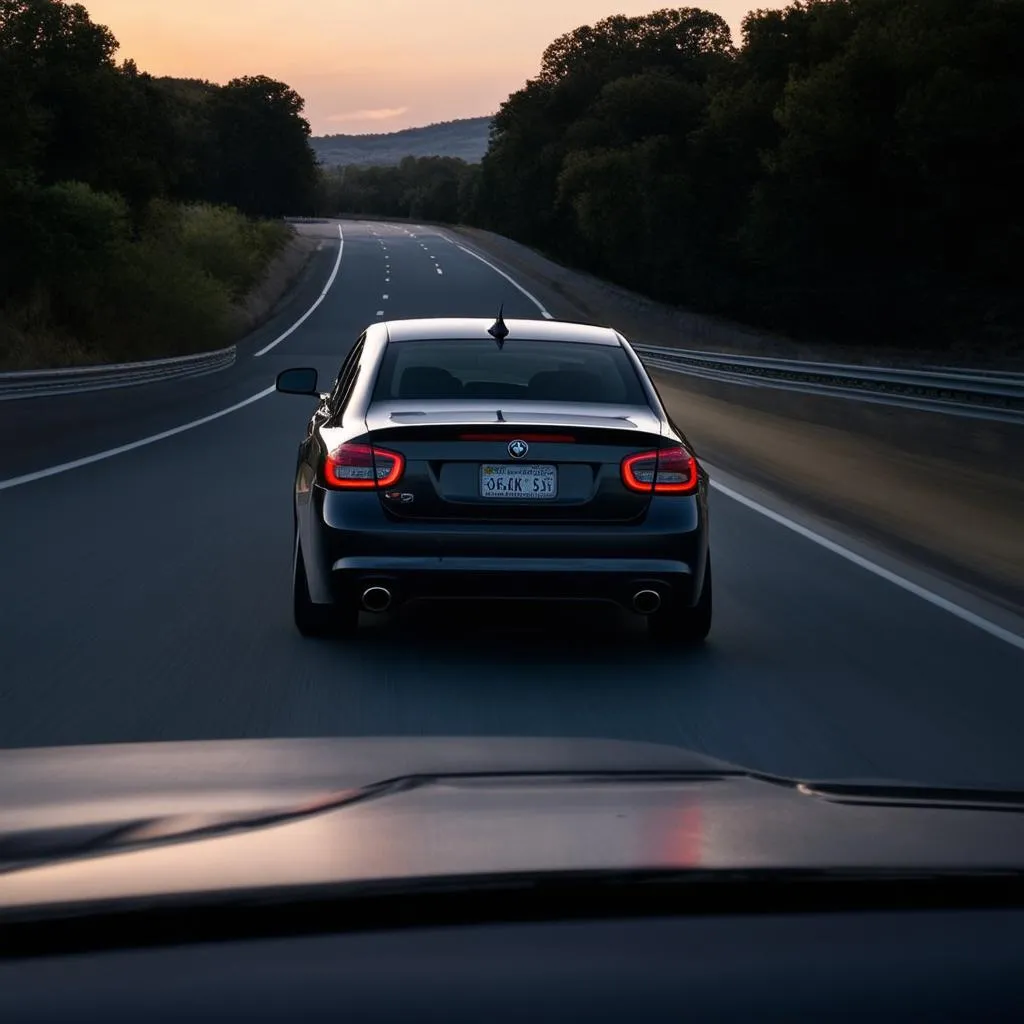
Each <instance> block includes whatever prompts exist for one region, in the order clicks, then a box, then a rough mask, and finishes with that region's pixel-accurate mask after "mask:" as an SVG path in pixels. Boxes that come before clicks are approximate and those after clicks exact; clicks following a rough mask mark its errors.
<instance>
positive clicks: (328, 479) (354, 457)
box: [324, 444, 405, 491]
mask: <svg viewBox="0 0 1024 1024" xmlns="http://www.w3.org/2000/svg"><path fill="white" fill-rule="evenodd" d="M404 471H405V458H404V457H403V456H401V455H399V454H398V452H389V451H387V449H385V448H372V447H371V446H370V445H368V444H343V445H342V446H341V447H340V448H335V449H334V451H332V452H330V453H329V454H328V456H327V459H326V461H325V462H324V485H325V486H327V487H333V488H338V489H341V490H362V491H372V490H374V489H375V488H377V487H390V486H391V485H392V484H394V483H397V482H398V481H399V479H401V476H402V473H403V472H404Z"/></svg>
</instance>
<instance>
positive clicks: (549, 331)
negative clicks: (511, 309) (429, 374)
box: [384, 317, 621, 346]
mask: <svg viewBox="0 0 1024 1024" xmlns="http://www.w3.org/2000/svg"><path fill="white" fill-rule="evenodd" d="M493 324H494V320H493V319H491V318H489V317H485V318H476V317H430V318H423V319H419V320H388V321H385V323H384V327H385V329H386V330H387V336H388V341H389V342H392V341H463V340H471V339H477V338H478V339H481V340H493V339H492V338H491V336H490V335H489V334H488V333H487V331H488V328H490V327H492V326H493ZM505 326H506V327H507V328H508V339H509V340H515V339H516V338H523V339H527V340H530V341H570V342H577V343H582V344H588V345H614V346H620V345H621V342H620V340H619V336H618V334H617V333H616V332H615V331H614V330H613V329H612V328H611V327H596V326H594V325H593V324H574V323H565V322H563V321H561V320H506V321H505Z"/></svg>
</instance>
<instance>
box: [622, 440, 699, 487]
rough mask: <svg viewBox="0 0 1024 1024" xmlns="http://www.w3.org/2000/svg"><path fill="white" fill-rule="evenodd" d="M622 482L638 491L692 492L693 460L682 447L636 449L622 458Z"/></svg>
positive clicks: (694, 479) (696, 480)
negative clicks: (658, 449) (642, 450)
mask: <svg viewBox="0 0 1024 1024" xmlns="http://www.w3.org/2000/svg"><path fill="white" fill-rule="evenodd" d="M622 482H623V483H624V484H625V485H626V487H628V488H629V489H630V490H631V491H636V492H638V493H640V494H693V493H695V492H696V490H697V486H698V484H699V483H700V477H699V476H698V470H697V460H696V459H695V458H694V457H693V455H692V454H691V453H690V452H688V451H687V450H686V449H685V448H683V447H676V448H663V449H661V450H660V451H657V450H656V451H651V452H637V454H636V455H629V456H627V457H626V458H624V459H623V460H622Z"/></svg>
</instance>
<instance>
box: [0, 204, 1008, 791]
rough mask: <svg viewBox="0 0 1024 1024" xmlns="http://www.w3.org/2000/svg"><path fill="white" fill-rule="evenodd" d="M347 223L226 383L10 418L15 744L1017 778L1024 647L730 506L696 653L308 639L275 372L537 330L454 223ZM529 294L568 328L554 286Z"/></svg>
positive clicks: (32, 409)
mask: <svg viewBox="0 0 1024 1024" xmlns="http://www.w3.org/2000/svg"><path fill="white" fill-rule="evenodd" d="M341 229H342V231H343V239H344V241H343V246H342V244H341V243H340V242H339V228H338V225H337V224H333V223H332V224H323V225H318V226H312V227H309V228H307V230H311V231H317V232H318V233H320V234H321V235H322V237H323V241H324V249H323V251H322V252H321V253H319V254H318V255H317V257H316V260H315V263H314V265H313V266H312V268H311V270H310V272H309V274H308V276H307V279H306V280H305V281H304V282H303V284H302V285H301V287H300V288H299V289H298V291H297V292H296V294H295V295H294V297H293V298H292V299H291V300H290V302H289V304H288V306H287V307H286V308H285V309H284V310H282V311H281V313H280V314H279V315H278V316H277V317H276V318H275V319H274V320H273V321H271V322H270V323H268V324H267V325H266V326H265V327H264V328H262V329H261V330H260V331H259V332H258V333H257V335H255V336H254V337H253V338H251V339H248V340H247V341H246V342H245V343H243V345H242V346H241V347H240V352H239V360H238V364H237V365H236V366H235V367H234V368H232V369H231V370H229V371H226V372H223V373H220V374H216V375H212V376H209V377H205V378H200V379H198V380H191V381H184V382H177V383H172V384H166V385H151V386H147V387H144V388H137V389H131V390H127V391H122V392H107V393H100V394H92V395H81V396H70V397H63V398H61V399H59V400H51V399H46V400H35V401H20V402H7V403H0V431H2V436H3V437H4V441H5V443H4V444H3V445H2V446H0V447H2V451H0V526H2V528H3V529H2V534H0V565H2V574H0V613H2V619H0V622H2V626H0V642H2V645H3V650H2V652H0V746H40V745H54V744H78V743H101V742H123V741H145V740H161V739H205V738H233V737H247V736H308V735H353V736H354V735H371V734H382V735H383V734H388V735H418V734H428V735H467V734H481V735H499V734H500V735H517V734H520V735H523V734H525V735H548V736H594V737H612V738H622V739H645V740H652V741H658V742H667V743H677V744H681V745H683V746H687V747H691V748H694V749H696V750H700V751H704V752H707V753H710V754H712V755H715V756H717V757H721V758H724V759H726V760H729V761H735V762H739V763H742V764H746V765H748V766H751V767H753V768H757V769H760V770H764V771H771V772H779V773H785V774H795V775H802V776H805V777H806V776H814V777H837V776H859V777H869V776H870V777H887V778H893V777H903V778H915V779H921V780H926V781H947V782H957V781H961V782H979V783H985V782H995V781H998V782H1002V783H1006V782H1013V783H1017V784H1020V785H1024V744H1022V743H1021V742H1020V733H1021V729H1022V724H1024V650H1022V649H1021V648H1020V647H1019V646H1014V644H1013V643H1012V642H1007V640H1006V639H1005V638H1003V639H1001V638H1000V637H998V636H994V635H991V634H990V633H986V632H985V631H984V630H983V629H979V628H978V627H977V626H976V625H975V624H972V623H971V622H969V621H965V620H964V619H963V618H962V617H957V615H954V614H950V612H949V611H947V610H944V609H943V608H940V607H937V606H936V605H935V604H932V603H929V602H928V601H926V600H923V599H922V598H921V597H920V596H918V595H916V594H914V593H911V592H908V591H907V590H906V589H901V588H900V587H899V586H896V585H894V584H893V583H892V582H891V581H889V580H887V579H885V578H883V577H881V576H879V575H878V574H876V573H873V572H870V571H867V570H866V569H865V568H864V567H862V566H861V565H858V564H855V563H854V562H851V561H850V560H849V559H847V558H843V557H840V556H839V555H837V554H836V553H835V552H834V551H831V550H829V549H828V548H826V547H823V546H822V545H821V544H820V543H815V542H813V540H812V539H808V537H806V536H804V535H801V534H799V533H797V532H794V531H793V530H792V529H789V528H787V526H786V525H785V524H781V523H779V522H777V521H775V520H774V519H772V518H769V517H768V516H766V515H764V514H762V513H763V510H759V509H758V508H752V507H750V506H749V505H748V504H743V503H741V502H740V501H737V500H736V499H735V498H734V497H731V496H730V495H729V493H726V492H723V491H721V490H719V491H716V492H715V493H714V494H713V496H712V523H713V525H712V540H713V545H714V552H715V591H716V603H717V607H716V622H715V627H714V631H713V634H712V638H711V640H710V641H709V643H708V645H707V647H706V648H704V649H703V650H701V651H699V652H695V653H679V654H675V653H665V652H659V651H657V650H656V649H654V648H652V646H651V645H650V643H649V642H648V641H647V638H646V634H645V632H644V631H643V630H642V628H640V627H639V625H638V623H636V622H634V621H632V620H631V619H630V618H629V617H627V616H624V615H620V614H618V613H616V612H614V611H610V612H608V613H607V614H605V613H602V612H596V613H595V612H585V613H584V612H579V611H565V612H558V613H555V614H552V613H550V612H538V611H529V610H517V611H514V612H513V611H506V610H504V609H495V608H493V607H486V606H485V607H484V608H480V607H477V608H465V609H462V608H459V609H457V610H453V609H452V608H447V609H446V610H444V611H441V610H438V609H429V608H419V609H408V610H406V611H405V612H403V613H401V614H399V615H396V616H392V617H390V618H389V619H387V620H385V621H374V622H371V623H370V624H369V625H368V628H367V629H366V630H365V631H364V634H363V635H362V636H361V637H360V638H359V639H357V640H355V641H350V642H341V641H319V640H318V641H310V640H303V639H302V638H300V637H299V636H298V634H297V633H296V632H295V631H294V629H293V627H292V623H291V619H290V569H291V511H290V501H291V496H290V485H291V473H292V469H293V464H294V456H295V448H296V444H297V442H298V439H299V437H300V435H301V431H302V428H303V426H304V424H305V422H306V420H307V418H308V415H309V412H310V406H309V402H308V401H307V400H305V399H302V398H295V397H287V396H281V395H274V394H263V393H264V392H265V391H266V390H267V389H268V388H269V387H270V386H271V385H272V384H273V381H274V377H275V375H276V374H277V372H278V371H279V370H281V369H283V368H284V367H286V366H295V365H309V366H316V367H317V368H318V369H319V370H320V371H321V374H322V380H323V381H326V382H328V383H329V382H330V381H331V380H333V378H334V375H335V374H336V373H337V370H338V367H339V366H340V363H341V361H342V359H343V357H344V355H345V353H346V352H347V351H348V349H349V347H350V346H351V344H352V342H353V341H354V340H355V338H356V337H357V335H358V334H359V332H360V330H361V329H362V328H363V327H364V326H365V325H366V324H367V323H368V322H371V321H373V320H375V319H380V318H381V317H382V316H384V317H388V318H401V317H408V316H432V315H469V316H489V315H493V314H494V313H495V312H496V310H497V308H498V304H499V303H500V302H504V304H505V312H506V315H507V316H510V317H520V316H525V317H536V316H539V315H540V312H539V310H538V306H537V305H536V304H535V302H534V301H532V300H531V298H530V297H528V296H527V295H526V294H524V293H523V292H521V291H520V290H518V289H517V288H516V287H514V286H513V284H512V283H511V282H510V281H509V280H508V279H506V278H505V277H503V276H502V275H501V274H499V273H498V272H497V271H496V269H494V268H493V267H492V266H489V265H487V264H486V263H485V262H483V261H482V260H481V259H479V258H477V257H476V256H474V255H472V254H471V253H469V252H467V251H466V250H465V249H464V248H461V247H460V245H461V243H460V241H459V240H458V239H457V238H456V237H454V236H451V237H449V236H448V235H446V234H445V233H444V232H442V231H440V230H439V229H434V228H420V229H417V228H415V227H407V226H404V225H389V224H371V223H367V222H345V223H343V224H342V225H341ZM339 257H340V259H339ZM328 283H329V284H330V287H329V288H327V287H326V286H327V285H328ZM321 295H322V301H321V302H320V304H319V305H318V306H317V307H316V308H315V310H313V312H312V313H310V314H309V315H308V317H307V318H306V319H305V320H304V321H303V322H302V323H301V325H300V326H299V327H298V328H297V329H295V330H293V331H291V333H289V334H288V335H287V337H284V338H283V339H282V340H280V341H279V342H278V343H277V344H273V343H274V342H275V341H276V340H277V339H278V338H279V337H280V335H281V334H282V333H283V332H284V331H286V330H287V329H288V327H289V325H291V324H294V323H295V322H296V320H297V319H299V317H300V316H301V315H303V314H304V313H305V312H307V311H308V310H309V308H310V307H311V306H312V304H313V302H314V301H315V300H316V299H317V298H318V296H321ZM543 301H544V304H545V306H546V307H547V308H549V309H550V311H551V313H552V314H553V315H554V316H556V317H557V316H559V315H560V311H559V306H558V297H557V295H553V296H551V297H545V298H544V300H543ZM270 345H273V347H271V348H269V350H266V349H267V347H268V346H270ZM265 350H266V351H265ZM261 351H262V352H263V354H262V355H257V354H256V353H257V352H261ZM261 394H263V397H260V398H255V396H257V395H261ZM240 403H247V404H244V405H241V407H239V408H237V409H235V410H234V411H232V412H229V413H227V414H225V415H218V414H219V413H222V412H223V411H224V410H226V409H229V408H231V407H233V406H235V405H239V404H240ZM673 411H674V414H675V415H676V417H677V419H678V420H679V422H680V424H681V425H682V426H683V428H684V429H685V424H686V416H685V409H675V410H673ZM206 417H216V418H212V419H209V420H208V421H206V422H202V423H199V425H196V426H190V424H194V423H195V422H196V421H199V420H204V419H205V418H206ZM182 427H187V429H183V430H182V429H179V428H182ZM165 431H176V432H174V433H172V434H170V436H166V437H164V438H162V439H160V440H158V441H155V442H153V443H142V444H138V442H140V441H145V439H147V438H150V437H152V436H153V435H157V434H160V433H162V432H165ZM122 446H124V447H125V448H126V450H123V451H121V452H119V453H117V454H114V455H111V456H110V457H105V456H104V457H100V458H98V459H97V460H96V461H91V462H87V463H86V464H84V465H79V466H77V467H71V468H64V469H60V468H59V467H61V466H66V465H67V464H68V463H73V462H75V461H76V460H79V459H88V458H90V457H92V456H96V455H101V456H102V455H103V453H105V452H109V450H110V449H113V448H118V447H122ZM53 470H56V471H53ZM5 481H6V483H5ZM730 486H731V487H732V488H733V489H734V490H738V491H739V492H740V493H744V492H743V491H742V482H740V483H739V484H737V483H735V482H733V483H731V484H730ZM758 500H761V499H758Z"/></svg>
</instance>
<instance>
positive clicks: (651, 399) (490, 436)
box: [277, 315, 711, 643]
mask: <svg viewBox="0 0 1024 1024" xmlns="http://www.w3.org/2000/svg"><path fill="white" fill-rule="evenodd" d="M277 389H278V391H282V392H285V393H287V394H300V395H316V396H317V397H318V398H319V405H318V407H317V409H316V411H315V412H314V414H313V417H312V419H311V420H310V421H309V424H308V427H307V430H306V437H305V439H304V440H303V442H302V444H301V446H300V448H299V456H298V467H297V471H296V474H295V542H294V571H293V586H294V610H295V623H296V625H297V627H298V629H299V631H300V632H301V633H303V634H304V635H307V636H311V635H323V634H327V633H333V634H345V633H352V632H354V631H355V629H356V628H357V625H358V621H359V613H360V611H361V610H362V611H366V612H373V613H378V614H379V613H383V612H386V611H387V610H388V609H389V608H392V607H394V606H395V605H397V604H399V603H402V602H405V601H409V600H413V599H420V598H426V599H443V598H463V599H464V598H472V599H477V598H505V599H510V598H512V599H514V598H525V599H532V600H557V601H572V600H591V601H593V600H599V601H611V602H615V603H618V604H620V605H622V606H623V607H625V608H627V609H629V610H631V611H633V612H636V613H638V614H640V615H644V616H646V618H647V621H648V623H649V628H650V630H651V632H652V633H653V634H654V635H655V636H657V637H659V638H662V639H666V640H670V641H674V642H679V643H698V642H700V641H702V640H703V639H704V638H705V637H706V636H707V634H708V631H709V629H710V627H711V556H710V553H709V550H708V510H707V491H708V478H707V474H706V472H705V470H704V469H703V467H702V466H701V465H700V464H699V463H698V461H697V458H696V456H695V455H694V452H693V450H692V448H691V446H690V445H689V443H688V442H687V440H686V438H685V436H684V435H683V434H682V432H681V431H680V430H679V429H678V427H676V426H675V424H674V423H672V421H671V419H670V418H669V416H668V414H667V412H666V411H665V408H664V406H663V405H662V403H661V400H660V399H659V397H658V393H657V391H656V389H655V387H654V384H653V383H652V382H651V379H650V378H649V377H648V375H647V373H646V371H645V370H644V367H643V365H642V364H641V362H640V360H639V358H638V357H637V355H636V353H635V352H634V351H633V349H632V348H631V347H630V345H629V343H628V342H627V341H626V340H625V338H623V337H622V336H621V335H620V334H619V333H618V332H616V331H614V330H612V329H610V328H604V327H593V326H588V325H582V324H570V323H559V322H553V321H543V320H509V321H508V322H507V323H506V322H505V321H504V320H503V319H502V318H501V316H500V315H499V317H498V320H497V321H496V322H495V323H493V324H492V323H491V322H490V321H487V320H478V319H424V320H399V321H390V322H384V321H382V322H379V323H375V324H373V325H372V326H370V327H368V328H367V329H366V331H365V332H364V333H363V334H362V336H361V337H360V338H359V339H358V341H357V342H356V344H355V346H354V347H353V349H352V351H351V352H350V353H349V355H348V357H347V358H346V360H345V362H344V364H343V365H342V367H341V372H340V373H339V374H338V377H337V380H336V381H335V383H334V386H333V388H332V389H331V391H330V393H329V394H319V392H318V390H317V371H316V370H315V369H309V368H302V369H291V370H285V371H284V372H283V373H281V374H280V375H279V376H278V378H277Z"/></svg>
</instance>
